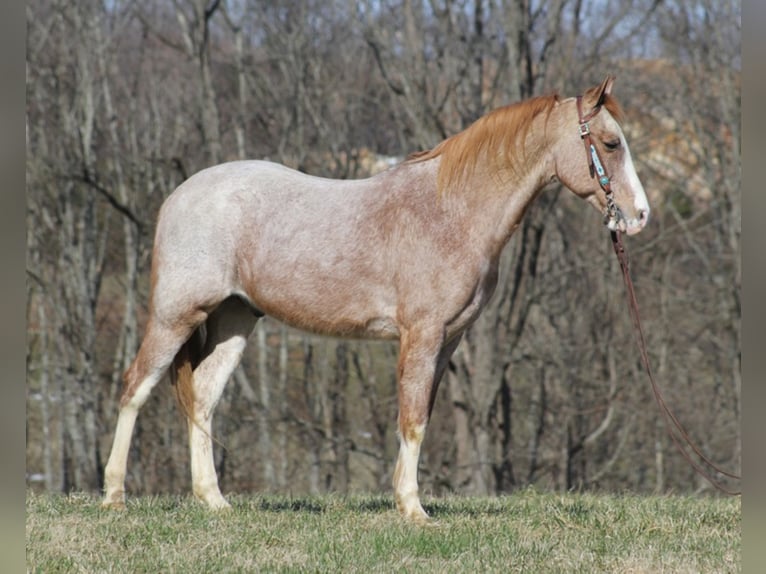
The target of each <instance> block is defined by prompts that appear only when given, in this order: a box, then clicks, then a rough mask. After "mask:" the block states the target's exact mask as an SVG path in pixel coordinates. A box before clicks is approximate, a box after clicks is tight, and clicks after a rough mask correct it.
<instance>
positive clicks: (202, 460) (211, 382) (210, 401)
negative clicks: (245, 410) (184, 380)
mask: <svg viewBox="0 0 766 574" xmlns="http://www.w3.org/2000/svg"><path fill="white" fill-rule="evenodd" d="M245 343H246V339H245V337H242V336H234V337H231V338H230V339H228V340H226V341H224V342H221V343H218V344H217V345H216V346H215V348H214V349H213V351H212V352H211V353H210V354H209V355H208V356H207V357H205V359H204V360H203V361H202V363H200V365H199V366H198V367H197V368H196V369H195V370H194V397H195V400H194V413H193V416H194V421H189V423H188V427H189V451H190V455H191V474H192V490H193V492H194V495H195V496H196V497H197V498H198V499H200V500H201V501H202V502H204V503H205V504H206V505H207V506H208V507H210V508H211V509H213V510H221V509H225V508H229V503H228V502H226V499H224V497H223V495H222V494H221V491H220V489H219V487H218V476H217V475H216V471H215V462H214V460H213V441H212V419H213V410H214V409H215V407H216V405H217V404H218V401H219V400H220V398H221V394H222V393H223V389H224V387H225V386H226V383H227V382H228V380H229V376H230V375H231V373H232V371H233V370H234V369H235V368H236V366H237V364H239V360H240V358H241V357H242V351H244V349H245Z"/></svg>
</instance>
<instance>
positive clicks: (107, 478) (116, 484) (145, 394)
mask: <svg viewBox="0 0 766 574" xmlns="http://www.w3.org/2000/svg"><path fill="white" fill-rule="evenodd" d="M161 373H162V371H161V370H160V371H159V372H158V373H154V374H153V375H151V376H149V377H146V378H145V379H144V380H143V381H142V382H141V384H140V385H139V386H138V388H137V389H136V392H135V393H134V394H133V396H132V397H131V399H130V401H129V402H128V403H127V404H126V405H125V406H123V407H122V408H120V414H119V415H118V417H117V428H116V429H115V431H114V440H113V442H112V451H111V452H110V453H109V460H108V461H107V463H106V467H105V468H104V490H105V495H104V500H103V502H102V503H101V506H104V507H112V508H124V507H125V474H126V473H127V468H128V453H129V452H130V440H131V437H132V436H133V427H135V425H136V417H138V410H139V409H140V408H141V406H142V405H143V404H144V403H145V402H146V399H147V398H149V394H150V393H151V391H152V389H153V388H154V386H155V385H156V384H157V381H159V379H160V375H161Z"/></svg>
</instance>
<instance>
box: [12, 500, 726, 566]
mask: <svg viewBox="0 0 766 574" xmlns="http://www.w3.org/2000/svg"><path fill="white" fill-rule="evenodd" d="M229 501H230V502H231V503H232V506H233V510H232V511H230V512H226V513H222V514H213V513H210V512H208V511H207V510H205V509H204V508H203V507H202V506H201V505H200V504H199V503H197V502H196V501H194V500H192V499H191V498H187V497H171V496H160V497H146V498H136V497H134V498H132V499H129V500H128V510H127V512H119V511H109V510H102V509H101V508H99V504H98V503H99V500H98V499H97V498H96V497H94V496H91V495H84V494H79V495H72V496H52V495H36V494H32V493H29V494H28V495H27V503H26V508H27V523H26V545H27V570H28V572H45V573H51V572H195V573H196V572H262V571H266V572H365V573H373V572H419V573H420V572H438V573H440V574H445V573H448V572H545V573H549V572H551V573H553V572H562V573H564V572H566V573H574V572H582V573H588V574H590V573H594V572H621V573H627V572H652V573H656V572H674V573H675V572H739V571H741V562H740V543H741V507H740V500H739V499H738V498H699V497H682V496H668V497H639V496H633V495H624V496H620V495H590V494H582V495H580V494H572V495H558V494H540V493H536V492H534V491H531V490H529V491H524V492H521V493H518V494H515V495H513V496H508V497H502V498H463V497H460V498H459V497H453V498H445V499H426V500H425V501H424V502H425V507H426V510H428V512H429V513H430V514H431V516H432V517H433V518H434V523H433V525H430V526H426V527H421V526H416V525H413V524H409V523H406V522H404V521H403V520H402V519H400V518H399V516H398V515H397V513H396V511H395V510H394V508H393V503H392V502H391V500H390V498H389V497H386V496H349V497H340V496H322V497H308V496H305V497H295V498H293V497H286V496H258V495H256V496H244V495H242V496H231V497H230V498H229Z"/></svg>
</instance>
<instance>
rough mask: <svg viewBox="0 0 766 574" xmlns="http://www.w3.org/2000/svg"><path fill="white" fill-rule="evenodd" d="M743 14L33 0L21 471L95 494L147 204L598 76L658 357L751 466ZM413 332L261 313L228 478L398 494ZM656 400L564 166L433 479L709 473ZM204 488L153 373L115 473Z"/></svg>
mask: <svg viewBox="0 0 766 574" xmlns="http://www.w3.org/2000/svg"><path fill="white" fill-rule="evenodd" d="M740 20H741V13H740V4H739V2H737V1H735V0H664V1H662V0H635V1H627V0H624V1H621V2H619V1H605V0H475V1H468V0H465V1H461V0H391V1H386V0H382V1H372V0H367V1H361V2H352V1H342V0H325V1H319V0H307V1H299V0H269V1H255V0H238V1H235V0H230V1H226V0H203V1H200V0H151V1H149V0H142V1H132V0H108V1H107V0H105V1H101V2H96V1H93V0H76V1H75V0H28V2H27V67H26V70H27V110H26V126H27V130H26V137H27V140H26V147H27V222H26V223H27V233H28V235H27V245H28V254H27V324H28V327H27V329H28V352H27V428H26V444H27V484H28V485H30V487H33V488H38V489H47V490H49V491H71V490H94V491H95V490H97V489H99V488H100V487H101V485H102V478H103V477H102V473H103V466H104V463H105V461H106V457H107V456H108V453H109V448H110V446H111V439H112V433H113V431H114V425H115V422H116V415H117V408H118V404H117V403H118V400H119V395H120V390H121V384H122V382H121V375H122V372H123V371H124V370H125V369H126V368H127V366H128V364H129V363H130V361H131V360H132V358H133V357H134V354H135V352H136V349H137V346H138V344H139V342H140V336H141V334H142V332H143V326H144V324H145V319H146V309H147V300H148V284H149V281H148V277H149V268H150V253H151V245H152V239H153V229H154V224H155V219H156V214H157V211H158V209H159V206H160V204H161V203H162V201H163V199H164V198H165V197H167V196H168V195H169V194H170V193H171V192H172V191H173V189H174V188H175V187H176V186H177V185H178V184H180V183H181V182H182V181H183V180H184V179H185V178H186V177H188V176H190V175H191V174H193V173H194V172H196V171H198V170H200V169H202V168H204V167H206V166H209V165H212V164H215V163H219V162H222V161H226V160H232V159H238V158H267V159H271V160H274V161H278V162H282V163H285V164H287V165H290V166H292V167H296V168H298V169H300V170H303V171H306V172H308V173H312V174H316V175H324V176H330V177H337V178H351V177H363V176H366V175H368V174H370V173H371V172H373V171H375V170H379V169H385V168H386V167H388V166H389V165H390V164H391V162H396V161H399V160H400V159H401V158H403V157H404V156H405V155H406V154H408V153H410V152H413V151H416V150H420V149H426V148H430V147H432V146H434V145H435V144H436V143H438V142H439V141H441V140H442V139H444V138H445V137H447V136H449V135H451V134H454V133H456V132H458V131H460V130H461V129H463V128H465V127H467V126H468V125H469V124H470V123H471V122H472V121H473V120H475V119H476V118H478V117H479V116H480V115H482V114H483V113H485V112H486V111H488V110H490V109H492V108H495V107H498V106H500V105H504V104H507V103H510V102H513V101H517V100H519V99H522V98H526V97H529V96H532V95H537V94H543V93H550V92H553V91H556V92H559V93H560V94H562V95H575V94H577V93H579V92H582V91H584V90H585V89H586V88H588V87H590V86H591V85H594V84H596V83H598V82H600V81H601V80H602V79H603V77H604V76H605V74H607V73H612V74H615V75H616V76H617V82H616V85H615V93H616V95H617V97H618V99H619V100H620V102H621V103H622V105H623V107H624V108H625V110H626V118H625V121H624V129H625V132H626V135H627V138H628V141H629V144H630V147H631V150H632V154H633V157H634V161H635V163H636V167H637V171H638V172H639V176H640V177H641V179H642V181H643V183H644V187H645V188H646V190H647V193H648V195H649V199H650V203H651V206H652V210H653V211H652V219H651V221H650V224H649V226H648V228H647V229H646V230H645V231H644V232H643V233H642V234H640V235H638V236H636V237H635V238H630V239H629V240H628V241H627V247H628V250H629V252H630V255H631V262H632V271H633V278H634V281H635V283H636V288H637V293H638V297H639V302H640V307H641V312H642V316H643V321H644V329H645V332H646V336H647V343H648V346H649V353H650V356H651V360H652V362H653V366H654V370H655V372H656V376H657V378H658V380H659V381H660V384H661V385H662V387H663V388H664V390H665V395H666V400H667V402H668V404H669V405H670V406H671V408H672V409H674V411H675V412H676V414H677V416H678V418H679V419H680V420H681V421H682V423H683V424H684V425H685V426H686V428H687V430H688V431H689V433H690V435H691V436H692V437H693V439H694V440H695V441H697V442H698V443H699V444H700V446H701V449H702V450H703V451H704V452H705V453H706V454H707V455H708V456H709V457H710V458H712V459H713V460H715V461H717V462H719V463H720V464H721V465H722V466H724V467H726V468H728V469H731V470H733V471H735V472H736V471H738V470H739V467H740V457H741V440H740V429H739V417H740V410H741V375H740V349H741V341H740V319H741V305H740V296H741V276H742V272H741V262H740V255H741V245H740V234H741V223H740V221H741V201H740V67H741V61H740V26H741V21H740ZM583 161H584V159H583ZM444 280H445V281H449V280H450V278H449V277H445V278H444ZM438 304H439V302H438V301H434V305H438ZM396 353H397V349H396V345H394V344H391V343H377V342H368V341H365V342H359V341H347V340H335V339H328V338H320V337H314V336H310V335H307V334H304V333H302V332H298V331H295V330H292V329H289V328H286V327H284V326H282V325H280V324H278V323H276V322H274V321H271V320H269V319H266V320H262V321H260V322H259V323H258V327H257V329H256V332H255V333H254V334H253V336H252V338H251V344H250V346H249V347H248V350H247V351H246V354H245V358H244V360H243V364H242V366H241V367H240V368H238V369H237V371H236V373H235V375H234V377H233V378H232V380H231V381H230V383H229V385H228V386H227V388H226V391H225V394H224V396H223V399H222V401H221V403H220V405H219V407H218V409H217V411H216V416H215V418H214V434H215V437H216V438H217V439H218V441H220V444H218V445H216V449H215V460H216V464H217V468H218V472H219V476H220V481H221V487H222V490H223V491H224V492H227V491H234V490H236V491H239V492H246V491H249V490H259V491H273V492H293V493H301V492H310V493H319V492H326V491H337V492H350V491H378V490H381V489H389V488H390V482H391V474H392V472H393V464H394V460H395V456H396V449H397V442H396V381H395V364H396ZM653 401H654V400H653V398H652V395H651V390H650V387H649V383H648V380H647V379H646V377H645V374H644V373H643V369H642V367H641V365H640V363H639V353H638V351H637V350H636V348H635V342H634V334H633V330H632V324H631V321H630V318H629V316H628V313H627V307H626V298H625V293H624V288H623V284H622V280H621V278H620V273H619V269H618V266H617V262H616V260H615V259H614V256H613V254H612V252H611V246H610V244H609V239H608V234H607V233H606V231H605V229H604V227H603V225H602V223H601V218H600V216H599V215H598V214H597V213H596V212H595V211H594V210H593V209H592V208H590V207H589V206H586V205H585V204H584V203H582V202H580V201H578V200H577V199H576V198H574V196H573V195H572V194H571V193H569V192H568V191H567V190H566V189H563V188H561V187H560V186H553V187H551V188H550V189H547V190H546V191H545V192H543V194H542V195H541V197H540V198H539V199H538V200H537V202H536V203H535V204H534V205H533V207H532V208H531V209H530V210H529V212H528V213H527V215H526V218H525V219H524V221H523V224H522V226H521V227H520V228H519V229H518V231H517V232H516V234H515V236H514V237H513V238H512V239H511V241H510V243H509V245H508V247H507V248H506V250H505V252H504V254H503V259H502V266H501V276H500V281H499V284H498V288H497V291H496V293H495V295H494V297H493V298H492V300H491V302H490V304H489V306H488V308H487V309H486V310H485V312H484V313H483V314H482V315H481V317H480V318H479V319H478V321H477V322H476V323H475V324H474V325H473V327H472V328H471V329H470V331H469V332H468V333H467V336H466V337H465V338H464V340H463V342H462V343H461V344H460V347H459V348H458V350H457V352H456V353H455V356H454V358H453V361H452V363H451V365H450V368H449V370H448V373H447V374H446V376H445V380H444V381H443V382H442V385H441V389H440V392H439V396H438V398H437V401H436V406H435V409H434V416H433V418H432V421H431V424H430V426H429V430H428V434H427V436H426V441H425V443H424V450H423V456H422V462H421V467H420V479H421V489H422V491H423V492H424V493H426V494H429V493H430V494H441V493H446V492H458V493H472V494H493V493H507V492H511V491H513V490H514V489H518V488H522V487H525V486H527V485H535V486H536V487H538V488H541V489H555V490H572V489H583V490H610V491H622V490H631V491H635V492H657V493H666V492H696V491H702V490H706V489H710V486H709V485H708V484H707V483H706V482H705V481H704V480H702V479H701V478H699V477H698V476H696V475H695V474H694V471H693V470H692V468H691V467H690V466H689V465H688V464H687V463H686V461H684V459H683V458H682V457H681V456H680V455H679V454H678V453H677V451H676V450H675V448H674V446H673V444H672V442H671V441H670V439H669V437H668V435H667V432H666V429H665V425H664V423H663V422H662V418H661V416H660V414H659V411H658V409H657V408H656V406H655V405H654V402H653ZM189 484H190V480H189V469H188V447H187V439H186V427H185V423H184V421H183V419H182V417H181V415H180V413H179V410H178V408H177V407H176V404H175V399H174V396H173V393H172V389H171V387H170V385H169V383H161V384H160V385H158V387H157V388H156V390H155V392H154V394H153V395H152V397H151V399H150V401H149V403H147V405H146V406H145V407H144V409H143V410H142V411H141V414H140V416H139V419H138V425H137V427H136V432H135V435H134V442H133V450H132V452H131V457H130V461H129V466H128V481H127V487H128V489H129V491H130V492H131V493H156V492H186V491H188V489H189Z"/></svg>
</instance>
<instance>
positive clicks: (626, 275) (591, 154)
mask: <svg viewBox="0 0 766 574" xmlns="http://www.w3.org/2000/svg"><path fill="white" fill-rule="evenodd" d="M599 109H600V108H598V107H596V108H594V109H593V110H591V112H589V113H588V114H587V115H585V116H583V113H582V96H578V97H577V113H578V115H579V124H580V137H581V138H582V140H583V143H584V144H585V151H586V153H587V156H588V165H589V166H590V173H591V176H592V177H597V178H598V183H599V185H600V186H601V189H602V190H603V191H604V193H605V194H606V206H607V207H606V213H605V214H604V222H605V223H606V224H609V223H614V224H616V223H617V222H618V221H619V219H620V218H621V217H622V215H621V214H620V210H619V208H618V207H617V205H616V204H615V202H614V194H613V192H612V188H611V183H610V179H609V174H608V173H607V172H606V168H605V167H604V164H603V162H602V161H601V157H600V156H599V153H598V150H597V149H596V146H594V145H593V143H592V141H591V137H590V127H589V126H588V121H589V120H590V119H591V118H593V116H595V115H596V114H597V113H598V112H599ZM613 227H616V225H610V235H611V239H612V247H613V248H614V252H615V254H616V255H617V260H618V261H619V262H620V269H621V271H622V279H623V282H624V283H625V288H626V290H627V293H628V308H629V310H630V316H631V318H632V320H633V326H634V328H635V334H636V342H637V344H638V347H639V350H640V352H641V360H642V362H643V364H644V369H645V370H646V374H647V375H648V376H649V381H650V382H651V384H652V392H653V394H654V399H655V401H656V402H657V405H658V406H659V407H660V412H661V413H662V416H663V417H664V419H665V422H666V423H667V430H668V434H669V435H670V438H671V439H672V440H673V443H674V444H675V445H676V448H677V449H678V450H679V451H680V452H681V454H682V455H683V456H684V458H685V459H686V460H687V462H688V463H689V464H690V465H691V466H692V467H693V468H694V470H695V471H697V473H698V474H700V475H701V476H702V477H704V478H705V479H706V480H707V481H708V482H710V484H712V485H713V486H714V487H716V488H717V489H718V490H720V491H721V492H724V493H726V494H731V495H739V494H741V491H739V490H730V489H728V488H726V487H725V486H723V485H722V484H721V483H720V482H719V481H718V480H716V479H714V478H713V477H712V476H711V475H710V473H708V472H707V471H706V470H705V469H704V468H703V467H702V466H701V465H700V464H699V463H697V462H695V461H694V460H693V459H692V457H691V456H690V455H689V453H688V452H687V451H686V449H685V448H684V445H683V444H681V441H683V442H685V443H686V444H687V445H688V446H689V447H690V448H691V449H692V450H693V451H694V453H695V454H696V455H697V456H698V457H699V458H700V459H701V460H702V461H704V462H705V463H706V464H707V465H708V466H709V467H710V468H712V469H713V470H715V471H716V472H718V473H719V474H722V475H724V476H727V477H729V478H733V479H736V480H740V479H741V477H740V476H739V475H737V474H734V473H731V472H728V471H726V470H723V469H722V468H720V467H719V466H717V465H716V464H715V463H714V462H712V461H711V460H710V459H709V458H708V457H706V456H705V455H704V454H703V453H702V452H701V450H700V448H699V447H698V446H697V445H696V444H695V443H694V441H692V439H691V437H689V434H688V433H687V432H686V429H684V427H683V425H682V424H681V423H680V422H679V420H678V418H676V416H675V415H674V414H673V412H672V411H671V410H670V408H669V407H668V406H667V404H666V403H665V399H664V397H663V396H662V392H661V391H660V388H659V385H658V384H657V382H656V381H655V379H654V375H653V374H652V367H651V364H650V362H649V353H648V352H647V350H646V341H645V339H644V332H643V329H642V328H641V318H640V315H639V312H638V299H637V298H636V292H635V289H634V288H633V280H632V279H631V277H630V265H629V260H628V253H627V251H626V250H625V245H624V244H623V242H622V233H621V232H620V230H619V229H615V228H613ZM674 428H675V431H677V433H678V434H676V432H674Z"/></svg>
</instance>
